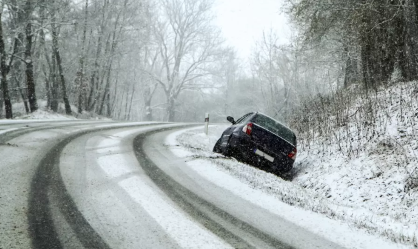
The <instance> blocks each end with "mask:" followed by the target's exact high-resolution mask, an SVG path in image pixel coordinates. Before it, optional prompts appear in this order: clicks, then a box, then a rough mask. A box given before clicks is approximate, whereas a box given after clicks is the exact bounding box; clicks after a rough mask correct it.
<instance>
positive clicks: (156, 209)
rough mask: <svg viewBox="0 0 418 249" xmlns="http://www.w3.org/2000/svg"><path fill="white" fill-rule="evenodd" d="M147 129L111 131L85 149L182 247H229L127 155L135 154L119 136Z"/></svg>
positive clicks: (109, 178)
mask: <svg viewBox="0 0 418 249" xmlns="http://www.w3.org/2000/svg"><path fill="white" fill-rule="evenodd" d="M164 126H165V127H169V126H170V125H164ZM154 128H155V127H154ZM149 129H152V128H146V127H142V128H138V129H132V130H127V131H123V132H117V133H113V134H112V135H108V136H106V137H105V138H102V139H101V141H100V142H98V143H97V145H95V146H94V149H93V148H90V147H89V148H88V149H89V150H93V151H94V157H95V158H96V159H95V161H96V163H97V164H98V166H99V168H100V169H101V170H103V171H104V172H105V174H106V175H107V177H108V179H107V180H109V181H112V180H115V181H117V184H118V185H119V186H120V187H121V188H122V189H123V190H124V191H125V192H126V193H127V194H128V195H129V196H130V197H131V198H132V200H134V201H135V202H136V203H138V204H139V205H140V206H141V207H142V208H143V209H144V210H145V211H146V212H147V214H148V215H149V216H150V217H152V218H153V219H154V220H155V221H156V222H157V223H158V224H159V225H160V226H161V228H162V229H163V230H164V231H165V232H166V233H167V235H168V236H170V237H171V238H172V239H173V240H174V241H175V242H176V243H177V244H178V245H180V247H181V248H208V249H209V248H231V247H230V246H229V244H227V243H226V242H224V241H223V240H222V239H220V238H218V237H217V236H216V235H214V234H213V233H211V232H210V231H208V230H207V229H205V228H204V227H203V226H202V225H200V224H199V223H198V222H196V221H194V220H193V219H192V218H191V217H190V216H189V215H187V214H186V213H184V212H183V211H182V210H181V209H180V208H178V207H177V205H176V204H174V203H173V202H172V201H171V200H170V199H169V198H167V197H166V196H165V194H164V193H162V192H161V191H160V190H159V189H158V187H156V186H155V185H154V184H153V183H152V181H151V180H150V179H149V178H148V177H147V176H146V175H145V174H144V173H143V172H142V171H141V170H140V167H139V166H138V165H136V164H133V163H132V160H130V158H133V157H135V156H134V155H133V152H132V151H128V152H127V151H126V148H124V147H123V146H124V145H123V143H122V140H123V139H124V138H126V137H132V136H133V135H134V134H135V133H138V131H139V130H141V131H146V130H149ZM129 160H130V161H129ZM129 174H132V175H129ZM122 176H123V177H122ZM103 198H105V196H103V197H102V199H103ZM114 201H115V200H109V201H108V202H109V203H111V202H114Z"/></svg>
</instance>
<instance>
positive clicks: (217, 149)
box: [213, 137, 222, 153]
mask: <svg viewBox="0 0 418 249" xmlns="http://www.w3.org/2000/svg"><path fill="white" fill-rule="evenodd" d="M221 140H222V137H221V138H219V139H218V141H216V144H215V146H213V152H215V153H222V150H221Z"/></svg>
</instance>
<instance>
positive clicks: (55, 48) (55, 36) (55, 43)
mask: <svg viewBox="0 0 418 249" xmlns="http://www.w3.org/2000/svg"><path fill="white" fill-rule="evenodd" d="M53 15H54V16H55V13H54V14H53ZM53 19H54V20H55V18H53ZM51 27H52V29H51V32H52V47H53V48H52V50H53V53H54V56H55V60H56V63H57V66H58V72H59V77H60V81H61V89H62V95H63V96H62V97H63V99H64V105H65V113H66V114H67V115H71V113H72V111H71V106H70V102H69V100H68V95H67V87H66V83H65V77H64V70H63V68H62V60H61V55H60V51H59V48H58V34H57V29H56V26H55V23H54V21H53V22H52V23H51Z"/></svg>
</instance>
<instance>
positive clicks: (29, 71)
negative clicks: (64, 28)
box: [25, 0, 38, 112]
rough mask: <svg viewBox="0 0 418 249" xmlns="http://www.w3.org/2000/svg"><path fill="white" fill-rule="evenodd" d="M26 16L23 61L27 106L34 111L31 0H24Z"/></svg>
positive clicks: (35, 107) (34, 90)
mask: <svg viewBox="0 0 418 249" xmlns="http://www.w3.org/2000/svg"><path fill="white" fill-rule="evenodd" d="M25 11H26V17H27V18H28V19H27V24H26V29H25V33H26V50H25V63H26V84H27V87H28V100H29V107H30V111H31V112H34V111H36V110H38V103H37V99H36V89H35V78H34V74H33V61H32V40H33V33H32V21H31V15H32V14H31V13H32V4H31V0H27V1H26V7H25Z"/></svg>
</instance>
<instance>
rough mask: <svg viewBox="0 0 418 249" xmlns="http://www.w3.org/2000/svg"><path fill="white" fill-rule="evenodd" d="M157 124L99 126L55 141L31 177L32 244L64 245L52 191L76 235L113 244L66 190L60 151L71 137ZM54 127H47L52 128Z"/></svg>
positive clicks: (90, 244)
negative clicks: (55, 221) (94, 226)
mask: <svg viewBox="0 0 418 249" xmlns="http://www.w3.org/2000/svg"><path fill="white" fill-rule="evenodd" d="M151 125H158V123H152V124H142V125H138V124H136V125H125V126H111V127H96V128H95V129H89V130H84V131H81V132H77V133H75V134H72V135H69V136H66V137H65V138H63V139H61V140H60V141H59V142H58V143H56V144H55V145H54V146H53V148H52V149H51V150H49V151H48V152H47V153H46V154H45V156H44V157H43V159H42V160H41V161H40V163H39V165H38V168H37V170H36V173H35V176H34V177H33V179H32V183H31V190H30V194H29V210H28V220H29V230H30V231H29V232H30V235H31V238H32V246H33V247H34V248H36V249H44V248H48V249H49V248H53V249H55V248H56V249H61V248H64V246H63V244H62V241H60V238H59V235H58V233H57V231H56V227H55V223H54V220H53V216H52V212H51V197H50V195H51V193H52V194H53V195H54V197H56V199H57V200H56V202H57V203H55V202H54V204H55V205H57V206H58V208H59V209H60V211H61V213H62V214H63V216H64V218H65V220H66V221H67V222H68V224H69V225H70V226H71V229H72V230H73V232H74V233H75V236H76V237H77V239H78V240H79V242H80V243H81V244H82V245H83V247H85V248H100V249H108V248H110V247H109V246H108V245H107V244H106V242H105V241H104V240H103V239H102V238H101V237H100V236H99V235H98V234H97V233H96V232H95V230H94V229H93V228H92V227H91V226H90V224H89V223H88V221H87V220H86V219H85V218H84V216H83V214H82V213H81V212H80V211H79V210H78V208H77V206H76V204H75V203H74V201H73V199H72V197H71V196H70V194H69V193H68V192H67V190H66V188H65V185H64V182H63V180H62V177H61V174H60V171H59V160H60V155H61V153H62V150H63V149H64V147H65V146H66V145H67V144H69V143H70V142H71V141H72V140H74V139H76V138H78V137H80V136H83V135H86V134H89V133H94V132H97V131H98V129H100V130H112V129H119V128H129V127H143V126H151ZM49 128H51V127H48V128H45V129H49Z"/></svg>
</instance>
